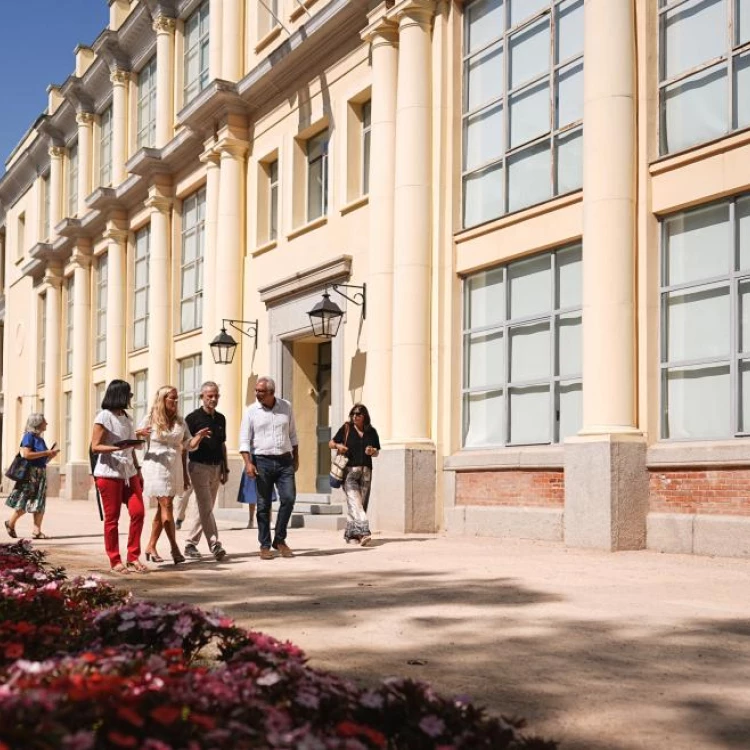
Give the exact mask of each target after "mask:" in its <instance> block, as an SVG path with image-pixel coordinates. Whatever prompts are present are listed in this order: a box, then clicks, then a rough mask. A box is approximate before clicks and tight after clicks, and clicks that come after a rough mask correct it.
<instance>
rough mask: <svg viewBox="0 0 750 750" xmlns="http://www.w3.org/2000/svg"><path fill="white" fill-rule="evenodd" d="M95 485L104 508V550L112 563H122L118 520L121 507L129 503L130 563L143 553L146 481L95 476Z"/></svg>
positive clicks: (137, 478)
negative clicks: (144, 482)
mask: <svg viewBox="0 0 750 750" xmlns="http://www.w3.org/2000/svg"><path fill="white" fill-rule="evenodd" d="M96 486H97V488H98V489H99V495H101V498H102V507H103V508H104V549H105V550H106V551H107V556H108V557H109V564H110V565H111V566H112V567H114V566H115V565H119V564H120V563H121V562H122V558H121V557H120V539H119V521H120V508H122V506H123V505H127V507H128V513H130V528H129V529H128V562H133V561H134V560H137V559H138V558H139V557H140V556H141V532H142V531H143V518H144V515H145V509H144V507H143V483H142V481H141V478H140V477H138V476H135V477H131V478H130V481H129V482H128V481H126V480H125V479H110V478H109V477H96Z"/></svg>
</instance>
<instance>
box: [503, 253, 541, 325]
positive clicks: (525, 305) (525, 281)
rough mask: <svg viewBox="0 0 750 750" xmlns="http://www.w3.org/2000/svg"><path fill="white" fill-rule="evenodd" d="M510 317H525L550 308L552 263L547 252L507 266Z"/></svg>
mask: <svg viewBox="0 0 750 750" xmlns="http://www.w3.org/2000/svg"><path fill="white" fill-rule="evenodd" d="M508 282H509V284H510V317H511V318H526V317H528V316H530V315H539V314H540V313H548V312H550V310H551V309H552V265H551V257H550V255H549V254H548V253H545V254H544V255H540V256H537V257H535V258H530V259H529V260H522V261H517V262H516V263H512V264H511V265H510V266H509V267H508Z"/></svg>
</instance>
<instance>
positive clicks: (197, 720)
mask: <svg viewBox="0 0 750 750" xmlns="http://www.w3.org/2000/svg"><path fill="white" fill-rule="evenodd" d="M190 721H192V722H193V724H197V725H198V726H199V727H203V728H204V729H213V728H214V727H215V726H216V722H215V721H214V720H213V719H212V718H211V717H210V716H206V715H205V714H194V713H191V714H190Z"/></svg>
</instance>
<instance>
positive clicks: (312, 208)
mask: <svg viewBox="0 0 750 750" xmlns="http://www.w3.org/2000/svg"><path fill="white" fill-rule="evenodd" d="M322 215H323V161H322V159H318V160H317V161H314V162H312V163H311V164H310V170H309V173H308V183H307V220H308V221H312V220H313V219H317V218H318V217H319V216H322Z"/></svg>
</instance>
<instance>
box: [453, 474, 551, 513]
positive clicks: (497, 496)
mask: <svg viewBox="0 0 750 750" xmlns="http://www.w3.org/2000/svg"><path fill="white" fill-rule="evenodd" d="M564 500H565V478H564V475H563V472H562V470H549V471H548V470H545V471H540V470H525V471H521V470H506V471H460V472H458V473H457V474H456V505H505V506H516V507H518V506H525V507H533V508H559V507H562V505H563V503H564Z"/></svg>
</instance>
